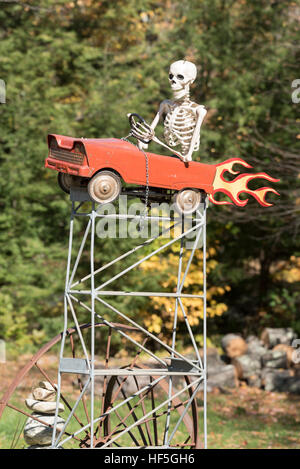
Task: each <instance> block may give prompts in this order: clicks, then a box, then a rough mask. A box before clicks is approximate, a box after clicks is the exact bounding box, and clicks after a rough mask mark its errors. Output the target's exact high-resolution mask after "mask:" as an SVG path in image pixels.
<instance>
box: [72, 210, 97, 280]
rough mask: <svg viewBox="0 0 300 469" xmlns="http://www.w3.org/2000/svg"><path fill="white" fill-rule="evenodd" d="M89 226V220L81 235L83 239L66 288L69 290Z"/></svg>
mask: <svg viewBox="0 0 300 469" xmlns="http://www.w3.org/2000/svg"><path fill="white" fill-rule="evenodd" d="M90 226H91V219H89V221H88V223H87V226H86V229H85V233H84V235H83V238H82V241H81V244H80V248H79V251H78V254H77V257H76V261H75V264H74V267H73V270H72V273H71V277H70V280H69V282H68V288H70V285H71V284H72V282H73V279H74V275H75V274H76V271H77V267H78V264H79V261H80V258H81V255H82V251H83V248H84V246H85V243H86V239H87V236H88V234H89V231H90Z"/></svg>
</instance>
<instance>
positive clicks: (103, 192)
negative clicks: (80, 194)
mask: <svg viewBox="0 0 300 469" xmlns="http://www.w3.org/2000/svg"><path fill="white" fill-rule="evenodd" d="M121 189H122V184H121V179H120V177H119V176H118V175H117V174H115V173H113V172H112V171H100V172H99V173H97V174H96V175H95V176H94V177H93V178H92V179H91V180H90V182H89V184H88V192H89V195H90V197H91V199H92V200H93V201H94V202H96V203H98V204H108V203H111V202H113V201H114V200H116V199H117V198H118V197H119V195H120V192H121Z"/></svg>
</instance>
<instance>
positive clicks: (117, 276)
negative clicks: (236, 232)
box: [96, 224, 200, 292]
mask: <svg viewBox="0 0 300 469" xmlns="http://www.w3.org/2000/svg"><path fill="white" fill-rule="evenodd" d="M199 226H200V224H198V225H195V226H194V227H192V228H190V229H189V230H187V231H186V232H184V233H183V234H181V235H179V236H178V237H177V238H174V239H171V240H170V241H168V242H167V243H166V244H164V245H163V246H160V247H159V248H157V249H155V251H152V252H151V253H150V254H148V255H147V256H145V257H143V259H140V260H139V261H137V262H135V263H134V264H132V265H131V266H129V267H127V269H124V270H122V272H119V273H118V274H117V275H115V276H114V277H112V278H111V279H110V280H107V281H106V282H104V283H102V285H99V287H97V288H96V291H97V292H98V291H99V290H102V289H103V288H104V287H105V286H106V285H108V284H109V283H112V282H113V281H114V280H117V279H118V278H120V277H122V275H125V274H127V272H130V270H132V269H134V268H135V267H137V266H138V265H140V264H141V263H142V262H145V261H146V260H148V259H149V258H150V257H152V256H154V255H155V254H157V253H159V252H160V251H162V250H163V249H166V248H167V247H168V246H170V245H171V244H173V243H176V241H179V240H180V239H181V238H183V237H185V236H187V235H188V234H189V233H192V231H195V229H197V228H198V227H199Z"/></svg>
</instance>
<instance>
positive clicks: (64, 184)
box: [57, 173, 73, 194]
mask: <svg viewBox="0 0 300 469" xmlns="http://www.w3.org/2000/svg"><path fill="white" fill-rule="evenodd" d="M57 180H58V185H59V187H60V188H61V189H62V190H63V191H64V192H66V193H67V194H70V188H71V185H72V182H73V178H72V176H71V175H70V174H67V173H58V176H57Z"/></svg>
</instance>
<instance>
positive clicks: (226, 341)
mask: <svg viewBox="0 0 300 469" xmlns="http://www.w3.org/2000/svg"><path fill="white" fill-rule="evenodd" d="M221 346H222V349H223V350H224V352H225V354H226V355H227V356H228V357H230V358H235V357H239V356H241V355H244V354H245V353H246V352H247V348H248V346H247V344H246V342H245V340H244V339H243V338H242V337H241V336H239V335H236V334H227V335H225V336H224V337H223V338H222V340H221Z"/></svg>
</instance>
